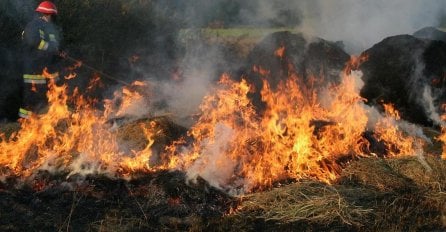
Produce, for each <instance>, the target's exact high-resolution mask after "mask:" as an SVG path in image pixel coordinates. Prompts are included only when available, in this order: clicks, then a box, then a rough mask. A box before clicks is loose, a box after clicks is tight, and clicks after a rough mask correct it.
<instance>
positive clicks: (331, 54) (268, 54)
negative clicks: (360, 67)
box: [244, 31, 350, 107]
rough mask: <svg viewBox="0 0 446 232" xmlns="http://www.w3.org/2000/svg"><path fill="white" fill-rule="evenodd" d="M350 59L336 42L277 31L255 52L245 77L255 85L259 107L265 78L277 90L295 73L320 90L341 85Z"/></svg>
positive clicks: (249, 56) (257, 47)
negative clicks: (339, 83) (328, 84)
mask: <svg viewBox="0 0 446 232" xmlns="http://www.w3.org/2000/svg"><path fill="white" fill-rule="evenodd" d="M349 59H350V56H349V55H348V54H347V53H345V52H344V51H343V50H342V48H341V47H340V46H338V44H336V43H333V42H329V41H326V40H324V39H321V38H309V37H306V36H305V35H303V34H293V33H290V32H287V31H283V32H275V33H272V34H270V35H269V36H267V37H265V38H264V39H263V40H262V41H261V42H260V43H258V44H257V45H256V46H255V47H254V48H253V49H252V51H251V52H250V54H249V55H248V58H247V60H248V61H247V66H246V71H245V75H244V78H246V79H247V80H248V82H249V83H252V84H253V86H254V88H255V93H254V94H253V103H254V105H255V106H257V107H259V106H260V105H261V101H260V100H261V99H260V90H261V89H262V86H263V82H262V79H266V80H267V82H268V83H269V84H270V85H271V87H272V88H273V89H275V88H276V86H277V85H278V84H279V82H280V81H285V80H287V79H288V78H289V75H290V73H292V74H295V75H297V76H299V78H300V79H301V80H300V81H301V82H302V83H304V84H306V85H308V86H311V87H314V88H315V89H317V88H318V87H322V86H326V84H327V83H337V82H339V81H340V80H339V73H340V71H341V70H343V68H344V67H345V64H346V63H347V62H348V61H349Z"/></svg>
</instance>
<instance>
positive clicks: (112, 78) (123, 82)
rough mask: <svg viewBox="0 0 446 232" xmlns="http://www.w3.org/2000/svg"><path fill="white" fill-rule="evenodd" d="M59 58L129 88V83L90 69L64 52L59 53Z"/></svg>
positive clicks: (92, 68) (90, 67)
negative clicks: (77, 64)
mask: <svg viewBox="0 0 446 232" xmlns="http://www.w3.org/2000/svg"><path fill="white" fill-rule="evenodd" d="M60 56H61V57H62V58H64V59H67V60H69V61H72V62H75V63H80V64H81V65H80V66H81V67H85V68H87V69H90V70H91V71H93V72H96V73H98V74H100V75H101V76H103V77H105V78H107V79H110V80H113V81H115V82H117V83H120V84H123V85H126V86H129V85H130V83H128V82H126V81H123V80H122V79H120V78H116V77H113V76H111V75H109V74H106V73H104V72H102V71H101V70H99V69H96V68H94V67H92V66H90V65H88V64H85V63H84V62H83V61H81V60H78V59H76V58H73V57H71V56H69V55H68V54H67V53H66V52H61V53H60Z"/></svg>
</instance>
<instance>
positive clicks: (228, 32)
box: [179, 27, 297, 39]
mask: <svg viewBox="0 0 446 232" xmlns="http://www.w3.org/2000/svg"><path fill="white" fill-rule="evenodd" d="M278 31H291V32H297V30H296V29H293V28H254V27H235V28H196V29H195V28H187V29H181V30H180V33H179V38H180V39H194V38H216V37H217V38H240V37H252V38H261V37H263V36H265V35H268V34H271V33H273V32H278Z"/></svg>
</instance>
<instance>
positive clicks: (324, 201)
mask: <svg viewBox="0 0 446 232" xmlns="http://www.w3.org/2000/svg"><path fill="white" fill-rule="evenodd" d="M18 128H19V126H18V125H17V124H3V125H2V126H1V130H2V131H3V132H5V133H6V134H8V133H10V132H13V131H15V130H17V129H18ZM125 128H126V129H128V130H130V129H129V128H131V126H129V125H127V126H126V127H125ZM426 131H427V132H430V134H429V133H426V134H428V135H430V136H435V135H436V134H437V133H436V132H435V131H434V130H431V129H429V130H426ZM135 139H136V138H135ZM425 150H426V151H428V152H429V154H428V155H426V156H425V157H424V159H422V160H421V159H420V158H419V157H414V156H411V157H398V158H388V159H382V158H360V159H356V160H353V161H351V162H349V163H348V164H346V165H345V167H344V169H343V170H342V172H341V174H340V177H339V178H338V179H337V180H336V181H335V182H334V183H333V184H332V185H328V184H326V183H322V182H319V181H315V180H310V179H303V180H300V181H298V182H295V181H291V182H281V183H276V184H275V185H274V186H273V187H272V188H271V189H269V190H266V191H262V192H256V193H252V194H248V195H244V196H240V197H234V196H229V195H227V194H226V193H223V192H222V191H220V190H218V189H216V188H214V187H212V186H210V185H209V184H208V183H207V182H206V181H204V180H202V179H199V180H198V181H197V182H196V183H187V182H186V181H185V180H186V177H185V174H184V173H182V172H180V171H157V172H152V173H142V174H140V175H135V177H134V178H133V179H132V180H123V179H119V178H112V177H109V176H101V175H88V176H77V175H74V176H68V175H67V174H68V173H58V174H54V173H53V174H52V173H49V172H45V171H41V172H39V173H38V174H36V176H35V177H34V178H33V179H30V180H27V181H25V182H22V181H18V180H17V179H15V178H14V177H9V178H7V179H5V180H4V181H3V182H0V207H2V209H3V210H2V211H1V212H0V230H2V231H24V230H29V229H30V228H33V229H35V230H43V231H47V230H48V231H54V230H67V231H147V230H163V231H203V230H204V231H209V230H212V231H215V230H219V231H271V230H279V229H284V230H295V229H296V228H299V230H301V231H314V230H330V231H358V230H360V231H408V230H418V231H420V230H422V231H433V230H438V229H439V228H445V223H446V217H445V213H446V207H445V203H444V202H446V201H445V200H446V194H445V193H444V192H443V189H444V188H445V185H446V174H445V173H446V163H445V161H444V160H442V159H440V158H439V157H440V153H441V148H440V145H439V144H433V145H430V146H429V147H425Z"/></svg>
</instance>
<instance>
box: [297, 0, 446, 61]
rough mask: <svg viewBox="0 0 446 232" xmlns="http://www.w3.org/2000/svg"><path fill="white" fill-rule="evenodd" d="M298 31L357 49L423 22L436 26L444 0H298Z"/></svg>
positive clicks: (421, 25) (408, 30)
mask: <svg viewBox="0 0 446 232" xmlns="http://www.w3.org/2000/svg"><path fill="white" fill-rule="evenodd" d="M295 4H296V7H299V8H300V9H301V11H302V12H303V16H304V18H303V23H302V25H301V26H300V27H299V28H300V29H301V30H302V31H304V32H307V33H311V34H314V35H316V36H320V37H322V38H324V39H328V40H333V41H338V40H342V41H344V43H345V44H346V48H347V51H348V52H350V53H359V52H361V51H363V50H365V49H367V48H369V47H371V46H372V45H373V44H375V43H378V42H380V41H381V40H382V39H384V38H386V37H388V36H392V35H398V34H412V33H413V32H415V31H416V30H418V29H421V28H422V27H425V26H437V25H438V23H439V19H440V16H441V14H442V13H444V9H445V8H446V1H444V0H432V1H420V0H338V1H324V0H316V1H299V2H297V3H295Z"/></svg>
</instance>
